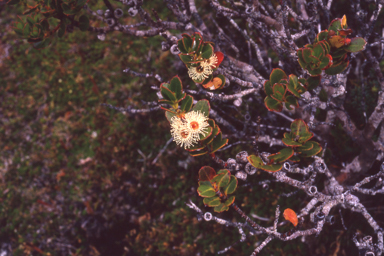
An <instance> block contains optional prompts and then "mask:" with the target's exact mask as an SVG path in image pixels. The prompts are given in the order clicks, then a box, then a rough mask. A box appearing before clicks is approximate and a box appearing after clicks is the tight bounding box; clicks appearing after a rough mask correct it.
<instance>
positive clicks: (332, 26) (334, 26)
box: [328, 18, 341, 32]
mask: <svg viewBox="0 0 384 256" xmlns="http://www.w3.org/2000/svg"><path fill="white" fill-rule="evenodd" d="M339 29H341V19H340V18H337V19H334V20H332V21H331V23H330V24H329V27H328V31H330V30H333V31H335V32H337V30H339Z"/></svg>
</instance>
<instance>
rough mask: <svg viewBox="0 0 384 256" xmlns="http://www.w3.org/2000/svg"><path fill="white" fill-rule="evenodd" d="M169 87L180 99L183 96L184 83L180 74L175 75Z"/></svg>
mask: <svg viewBox="0 0 384 256" xmlns="http://www.w3.org/2000/svg"><path fill="white" fill-rule="evenodd" d="M169 89H170V90H171V91H172V92H173V93H175V95H176V98H177V99H178V100H179V99H180V98H181V97H182V94H183V85H182V83H181V80H180V78H179V77H178V76H174V77H173V78H172V79H171V81H170V83H169Z"/></svg>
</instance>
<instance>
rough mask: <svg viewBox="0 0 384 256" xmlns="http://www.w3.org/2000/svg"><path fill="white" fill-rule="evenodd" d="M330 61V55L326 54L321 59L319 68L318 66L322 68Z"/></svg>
mask: <svg viewBox="0 0 384 256" xmlns="http://www.w3.org/2000/svg"><path fill="white" fill-rule="evenodd" d="M331 61H332V57H331V55H327V56H325V57H324V58H323V59H322V60H321V62H320V66H319V68H320V69H324V68H325V67H327V66H328V64H329V63H330V62H331Z"/></svg>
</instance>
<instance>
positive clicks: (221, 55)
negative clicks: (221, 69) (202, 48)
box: [215, 52, 224, 68]
mask: <svg viewBox="0 0 384 256" xmlns="http://www.w3.org/2000/svg"><path fill="white" fill-rule="evenodd" d="M215 54H216V57H217V64H216V68H217V67H218V66H219V65H220V63H221V62H222V61H223V59H224V54H223V53H222V52H215Z"/></svg>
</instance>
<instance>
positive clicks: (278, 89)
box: [271, 84, 287, 101]
mask: <svg viewBox="0 0 384 256" xmlns="http://www.w3.org/2000/svg"><path fill="white" fill-rule="evenodd" d="M286 91H287V88H286V87H285V86H284V85H283V84H274V85H273V94H272V95H271V97H272V98H274V99H275V100H277V101H284V98H285V93H286Z"/></svg>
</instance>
